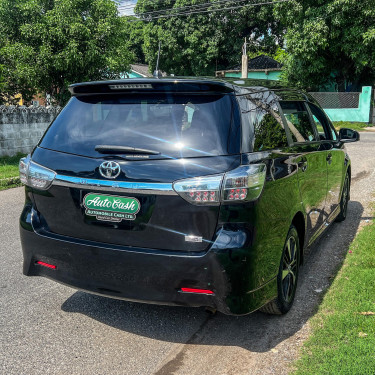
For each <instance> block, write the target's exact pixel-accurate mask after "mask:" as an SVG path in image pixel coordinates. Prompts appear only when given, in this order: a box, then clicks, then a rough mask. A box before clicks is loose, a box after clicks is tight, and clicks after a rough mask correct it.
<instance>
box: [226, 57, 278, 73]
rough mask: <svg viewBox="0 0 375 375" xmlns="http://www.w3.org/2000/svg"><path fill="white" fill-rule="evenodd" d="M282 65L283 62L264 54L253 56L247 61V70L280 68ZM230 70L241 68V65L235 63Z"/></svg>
mask: <svg viewBox="0 0 375 375" xmlns="http://www.w3.org/2000/svg"><path fill="white" fill-rule="evenodd" d="M282 67H283V64H281V63H279V62H278V61H276V60H275V59H273V58H272V57H269V56H266V55H260V56H257V57H254V58H253V59H250V60H249V62H248V70H271V69H272V70H281V68H282ZM230 70H241V66H240V65H237V66H235V67H233V68H232V69H230Z"/></svg>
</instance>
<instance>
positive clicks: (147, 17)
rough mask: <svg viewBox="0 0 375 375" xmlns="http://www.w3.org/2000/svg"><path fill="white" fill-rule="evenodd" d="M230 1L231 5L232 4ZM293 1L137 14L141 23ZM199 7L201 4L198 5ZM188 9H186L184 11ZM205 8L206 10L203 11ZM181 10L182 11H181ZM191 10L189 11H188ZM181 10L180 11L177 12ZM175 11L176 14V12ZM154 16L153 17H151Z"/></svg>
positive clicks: (276, 0)
mask: <svg viewBox="0 0 375 375" xmlns="http://www.w3.org/2000/svg"><path fill="white" fill-rule="evenodd" d="M233 1H234V2H242V1H245V0H233ZM233 1H232V3H233ZM290 1H293V0H274V1H263V2H258V3H250V4H243V5H236V6H232V7H224V8H217V9H215V8H214V9H208V8H210V7H212V6H213V5H215V4H219V3H222V2H227V1H225V0H218V1H215V2H212V3H205V6H204V7H202V9H191V8H194V7H195V5H193V6H186V7H179V8H168V9H164V10H162V11H163V12H164V14H163V13H162V14H160V12H161V11H153V12H144V13H138V14H137V16H138V17H144V18H143V19H142V20H143V21H147V22H149V21H153V20H156V19H159V18H171V17H177V16H189V15H192V14H203V13H213V12H219V11H225V10H234V9H240V8H245V7H255V6H261V5H272V4H276V3H285V2H290ZM200 5H201V6H202V5H203V4H200ZM186 8H188V9H186ZM205 8H206V9H205ZM181 9H182V10H181ZM190 9H191V10H190ZM179 10H181V11H179ZM169 11H172V12H173V13H169V14H167V12H169ZM176 11H177V12H176ZM153 14H155V16H153ZM129 21H130V22H133V21H136V20H134V19H133V20H129Z"/></svg>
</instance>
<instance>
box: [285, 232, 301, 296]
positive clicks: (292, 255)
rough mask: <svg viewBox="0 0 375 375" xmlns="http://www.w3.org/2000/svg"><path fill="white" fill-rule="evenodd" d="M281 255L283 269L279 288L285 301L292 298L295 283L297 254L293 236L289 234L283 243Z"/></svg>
mask: <svg viewBox="0 0 375 375" xmlns="http://www.w3.org/2000/svg"><path fill="white" fill-rule="evenodd" d="M285 247H286V249H285V251H284V256H283V270H282V278H281V290H282V293H283V298H284V300H285V301H286V302H287V303H290V302H291V301H292V299H293V294H294V290H295V288H296V284H297V272H298V262H297V260H298V255H297V251H298V250H297V244H296V240H295V238H294V237H293V236H290V237H289V238H288V240H287V242H286V244H285Z"/></svg>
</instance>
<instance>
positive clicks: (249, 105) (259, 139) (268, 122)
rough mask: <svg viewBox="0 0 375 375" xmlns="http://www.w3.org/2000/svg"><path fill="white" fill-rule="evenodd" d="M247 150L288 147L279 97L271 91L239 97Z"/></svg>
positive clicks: (255, 150)
mask: <svg viewBox="0 0 375 375" xmlns="http://www.w3.org/2000/svg"><path fill="white" fill-rule="evenodd" d="M238 100H239V103H240V109H241V115H242V126H243V127H244V128H245V129H244V136H245V137H246V138H247V139H245V140H244V141H245V142H244V144H248V148H249V150H244V151H245V152H246V151H253V152H257V151H266V150H273V149H282V148H285V147H288V139H287V136H286V132H285V125H284V123H283V120H282V117H281V115H280V113H279V108H278V105H277V103H278V98H277V96H276V95H274V94H273V93H272V92H271V91H265V92H258V93H256V94H249V95H241V96H239V97H238Z"/></svg>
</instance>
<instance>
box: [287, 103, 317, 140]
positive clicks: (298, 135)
mask: <svg viewBox="0 0 375 375" xmlns="http://www.w3.org/2000/svg"><path fill="white" fill-rule="evenodd" d="M280 105H281V108H282V110H283V113H284V115H285V118H286V121H287V124H288V127H289V130H290V133H291V135H292V140H293V142H312V141H316V140H317V139H316V136H315V132H314V129H313V127H312V124H311V122H310V116H309V114H308V112H307V109H306V107H305V105H304V103H303V102H280Z"/></svg>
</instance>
